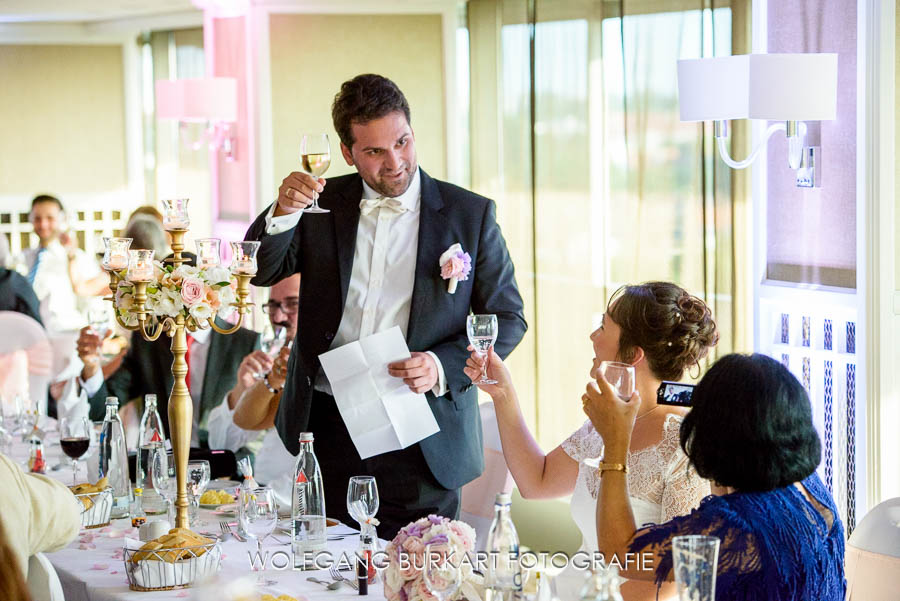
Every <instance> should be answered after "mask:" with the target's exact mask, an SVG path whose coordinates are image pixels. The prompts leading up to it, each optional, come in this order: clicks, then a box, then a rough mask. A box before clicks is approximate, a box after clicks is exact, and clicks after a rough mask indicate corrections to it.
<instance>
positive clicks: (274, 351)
mask: <svg viewBox="0 0 900 601" xmlns="http://www.w3.org/2000/svg"><path fill="white" fill-rule="evenodd" d="M285 342H287V328H285V327H284V326H273V325H271V324H268V323H267V324H266V327H265V329H264V330H263V333H262V336H261V337H260V341H259V346H260V348H261V349H262V352H264V353H265V354H267V355H268V356H270V357H272V358H273V359H274V358H275V357H277V356H278V352H279V351H280V350H281V347H283V346H284V344H285ZM265 375H266V373H265V372H257V373H255V374H253V377H255V378H256V379H257V380H262V379H263V378H264V377H265Z"/></svg>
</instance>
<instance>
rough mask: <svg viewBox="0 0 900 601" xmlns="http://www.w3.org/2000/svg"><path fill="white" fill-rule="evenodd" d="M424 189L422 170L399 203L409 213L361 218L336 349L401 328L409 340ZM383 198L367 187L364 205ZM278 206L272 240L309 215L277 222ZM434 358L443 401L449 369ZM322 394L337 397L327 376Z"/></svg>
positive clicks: (320, 385) (270, 217)
mask: <svg viewBox="0 0 900 601" xmlns="http://www.w3.org/2000/svg"><path fill="white" fill-rule="evenodd" d="M421 188H422V183H421V178H420V176H419V170H418V169H416V173H415V175H414V176H413V179H412V182H410V184H409V188H407V189H406V192H404V193H403V194H402V195H400V196H398V197H397V200H398V201H400V203H401V205H402V206H403V209H404V211H403V212H402V213H397V212H396V211H394V210H392V209H389V208H386V207H382V208H378V209H375V210H374V211H372V212H370V213H369V214H368V215H366V214H363V213H360V216H359V226H358V227H357V230H356V248H355V250H354V251H353V270H352V271H351V273H350V285H349V287H348V289H347V301H346V302H345V303H344V313H343V315H342V316H341V323H340V326H339V327H338V331H337V333H336V334H335V337H334V340H332V342H331V347H330V348H332V349H335V348H338V347H340V346H343V345H345V344H348V343H350V342H354V341H356V340H359V339H360V338H364V337H366V336H370V335H372V334H377V333H378V332H384V331H386V330H389V329H390V328H392V327H394V326H399V327H400V331H401V332H402V333H403V337H404V338H405V337H406V333H407V329H408V327H409V311H410V307H411V305H412V294H413V286H414V284H415V276H416V256H417V254H418V243H419V216H420V214H421V211H420V206H421ZM380 196H381V195H380V194H378V192H376V191H375V190H373V189H372V188H370V187H369V185H368V184H367V183H366V182H365V181H363V195H362V198H361V199H360V200H361V201H362V200H367V199H373V198H379V197H380ZM276 206H277V205H274V204H273V205H272V208H271V209H270V210H269V213H268V214H267V215H266V233H267V234H269V235H274V234H280V233H282V232H285V231H287V230H289V229H291V228H293V227H295V226H296V225H297V224H298V223H299V222H300V218H301V217H302V215H303V212H302V211H298V212H296V213H292V214H290V215H282V216H279V217H275V216H274V212H275V207H276ZM309 219H315V217H309ZM428 354H429V355H431V357H432V358H433V359H434V362H435V364H436V365H437V371H438V381H437V384H435V386H434V388H432V392H433V393H434V394H435V395H437V396H441V395H443V394H446V392H447V386H446V379H445V377H444V369H443V367H442V365H441V360H440V359H438V357H437V355H435V354H434V353H432V352H430V351H428ZM316 389H317V390H321V391H323V392H327V393H329V394H330V393H331V387H330V386H329V384H328V381H327V379H326V378H325V375H324V373H322V372H321V371H320V373H319V377H318V378H317V380H316Z"/></svg>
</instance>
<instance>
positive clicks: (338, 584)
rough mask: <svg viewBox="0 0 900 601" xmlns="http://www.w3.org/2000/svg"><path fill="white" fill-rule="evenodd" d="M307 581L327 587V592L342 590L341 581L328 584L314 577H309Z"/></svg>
mask: <svg viewBox="0 0 900 601" xmlns="http://www.w3.org/2000/svg"><path fill="white" fill-rule="evenodd" d="M307 580H308V581H309V582H315V583H316V584H322V585H324V586H325V589H326V590H329V591H336V590H338V589H339V588H341V581H340V580H336V581H334V582H326V581H324V580H319V579H318V578H314V577H312V576H310V577H308V578H307Z"/></svg>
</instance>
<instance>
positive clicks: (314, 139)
mask: <svg viewBox="0 0 900 601" xmlns="http://www.w3.org/2000/svg"><path fill="white" fill-rule="evenodd" d="M329 165H331V146H330V145H329V143H328V134H303V135H302V136H301V137H300V169H302V170H303V172H304V173H308V174H310V175H311V176H313V177H315V178H320V177H322V176H323V175H325V172H326V171H328V167H329ZM303 212H304V213H330V212H331V211H329V210H328V209H323V208H322V207H320V206H319V194H318V193H314V196H313V201H312V204H311V205H309V206H308V207H306V208H305V209H303Z"/></svg>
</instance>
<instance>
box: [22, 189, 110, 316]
mask: <svg viewBox="0 0 900 601" xmlns="http://www.w3.org/2000/svg"><path fill="white" fill-rule="evenodd" d="M29 219H30V220H31V224H32V227H33V228H34V233H35V234H36V235H37V237H38V239H39V244H38V246H37V247H36V248H29V249H26V250H24V251H23V252H22V253H21V255H20V256H19V257H18V259H17V261H16V267H17V269H18V271H19V272H20V273H22V275H24V276H25V277H26V278H27V279H28V282H29V283H30V284H31V285H32V287H33V288H34V292H35V294H36V295H37V297H38V300H40V301H41V313H42V315H41V317H42V318H43V321H44V325H45V327H46V328H47V330H48V331H49V332H51V333H55V332H64V331H73V330H77V329H78V328H80V327H81V326H83V325H84V323H85V321H86V320H85V318H84V315H83V314H82V312H81V310H80V308H79V297H90V296H96V295H99V294H103V293H104V292H106V291H107V283H108V279H107V278H106V276H105V275H104V274H103V273H102V272H101V271H100V268H99V266H98V265H97V262H96V261H95V260H94V259H92V258H91V257H89V256H88V255H87V254H86V253H85V252H84V251H83V250H81V249H79V248H77V247H76V246H75V242H74V239H73V238H72V236H71V234H70V233H69V232H68V231H67V226H66V213H65V209H64V208H63V205H62V202H60V200H59V199H58V198H56V197H54V196H49V195H47V194H42V195H40V196H36V197H35V198H34V200H32V201H31V214H30V216H29Z"/></svg>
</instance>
